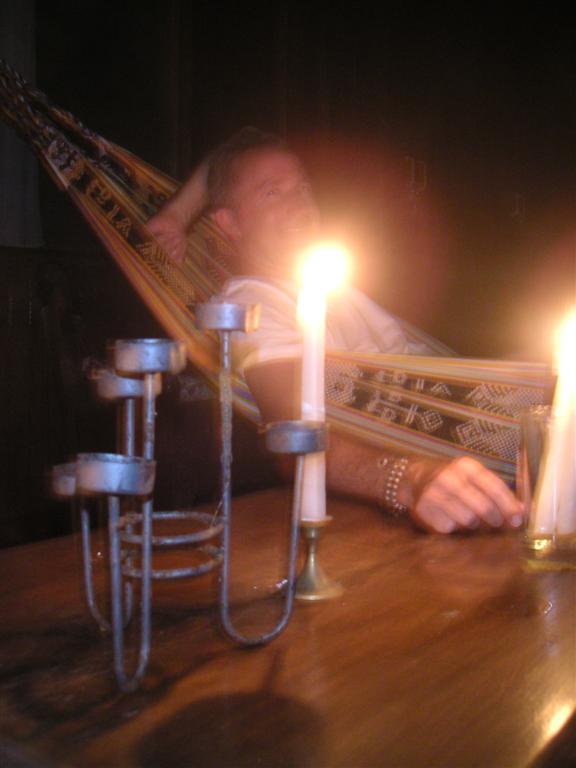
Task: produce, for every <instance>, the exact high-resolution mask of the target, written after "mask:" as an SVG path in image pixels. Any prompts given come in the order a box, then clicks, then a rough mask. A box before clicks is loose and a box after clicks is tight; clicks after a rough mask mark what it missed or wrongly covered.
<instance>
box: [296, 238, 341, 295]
mask: <svg viewBox="0 0 576 768" xmlns="http://www.w3.org/2000/svg"><path fill="white" fill-rule="evenodd" d="M347 272H348V256H347V254H346V251H345V250H344V248H343V247H342V246H340V245H338V244H337V243H321V244H320V245H315V246H313V247H312V248H310V250H309V251H308V252H307V253H306V254H305V257H304V261H303V263H302V267H301V280H302V284H303V285H304V286H305V288H306V290H309V291H311V292H318V293H320V292H322V293H324V294H326V293H329V292H330V291H334V290H335V289H336V288H338V287H339V286H340V285H341V284H342V283H343V282H344V279H345V277H346V274H347Z"/></svg>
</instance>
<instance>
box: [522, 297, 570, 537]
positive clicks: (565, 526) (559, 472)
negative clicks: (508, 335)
mask: <svg viewBox="0 0 576 768" xmlns="http://www.w3.org/2000/svg"><path fill="white" fill-rule="evenodd" d="M575 336H576V311H575V312H573V313H572V314H571V316H570V317H569V318H568V320H567V321H566V323H565V326H564V328H563V331H562V340H561V344H560V362H559V371H558V382H557V385H556V392H555V396H554V406H553V409H552V413H553V416H552V425H551V428H550V432H549V435H548V445H547V449H546V455H545V458H544V466H543V468H542V473H541V476H540V478H539V481H538V485H537V488H536V492H535V494H534V513H533V515H532V517H531V521H530V526H529V531H530V534H531V535H532V536H538V534H544V535H546V534H548V535H552V534H559V535H562V534H572V533H575V532H576V351H575V349H574V338H575Z"/></svg>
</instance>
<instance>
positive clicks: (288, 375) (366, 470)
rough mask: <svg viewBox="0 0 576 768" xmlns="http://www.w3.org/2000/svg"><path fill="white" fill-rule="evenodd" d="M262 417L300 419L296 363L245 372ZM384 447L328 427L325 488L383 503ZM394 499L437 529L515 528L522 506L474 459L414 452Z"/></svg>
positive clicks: (268, 419)
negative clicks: (447, 458) (449, 458)
mask: <svg viewBox="0 0 576 768" xmlns="http://www.w3.org/2000/svg"><path fill="white" fill-rule="evenodd" d="M246 380H247V383H248V386H249V387H250V390H251V391H252V394H253V395H254V397H255V398H256V402H257V403H258V407H259V408H260V412H261V414H262V417H263V419H264V421H265V422H271V421H283V420H285V419H295V418H299V398H298V396H297V394H298V392H299V383H298V382H299V365H298V364H297V363H295V362H287V361H286V362H284V361H282V362H270V363H264V364H262V365H256V366H253V367H251V368H249V369H248V371H247V372H246ZM385 455H386V454H385V452H383V451H382V450H379V449H377V448H374V447H372V446H369V445H364V444H362V443H358V442H356V441H354V440H353V439H351V438H350V437H348V436H347V435H345V434H342V433H340V432H337V431H335V430H333V431H331V433H330V437H329V447H328V452H327V456H326V459H327V461H326V474H327V484H328V488H329V490H331V491H333V492H336V493H341V494H345V495H349V496H353V497H355V498H358V499H361V500H363V501H369V502H374V503H378V504H382V501H383V493H384V487H383V486H384V482H385V475H384V471H383V469H382V468H381V466H382V459H383V458H385ZM397 498H398V501H399V502H400V503H402V504H405V505H406V506H407V507H408V508H409V510H410V515H411V517H412V519H413V520H414V522H415V523H417V524H418V525H419V526H420V527H422V528H425V529H427V530H430V531H436V532H438V533H451V532H452V531H455V530H463V529H473V528H476V527H478V526H479V525H487V526H490V527H500V526H502V525H510V526H513V527H518V526H519V525H520V524H521V522H522V514H523V510H522V506H521V504H520V502H519V501H518V500H517V499H516V498H515V497H514V495H513V494H512V492H511V491H510V490H509V489H508V487H507V486H506V484H505V483H504V482H503V481H502V480H501V479H500V478H499V477H497V476H496V475H495V474H494V473H492V472H490V471H489V470H488V469H486V468H485V467H484V466H483V465H482V464H480V463H479V462H477V461H475V460H474V459H472V458H468V457H464V458H459V459H455V460H453V461H441V460H433V459H428V458H425V457H419V456H414V457H412V458H411V459H410V461H409V463H408V467H407V468H406V471H405V473H404V475H403V477H402V480H401V481H400V485H399V487H398V494H397Z"/></svg>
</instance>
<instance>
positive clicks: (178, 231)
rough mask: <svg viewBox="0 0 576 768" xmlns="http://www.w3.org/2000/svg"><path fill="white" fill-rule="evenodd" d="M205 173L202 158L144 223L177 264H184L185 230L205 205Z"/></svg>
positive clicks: (205, 166)
mask: <svg viewBox="0 0 576 768" xmlns="http://www.w3.org/2000/svg"><path fill="white" fill-rule="evenodd" d="M207 174H208V159H205V160H203V161H202V162H201V163H200V165H198V166H197V167H196V168H195V169H194V171H193V172H192V174H191V175H190V177H189V178H188V179H187V180H186V181H185V182H184V184H183V185H182V186H181V187H180V189H179V190H178V192H176V194H175V195H174V196H173V197H171V198H170V200H168V202H167V203H165V205H164V206H163V207H162V208H161V209H160V210H159V211H158V213H157V214H156V215H155V216H152V218H151V219H149V220H148V223H147V224H146V226H147V227H148V229H149V230H150V231H151V232H152V234H153V235H154V236H155V238H156V239H157V240H158V242H159V243H160V245H161V246H162V248H164V250H165V251H166V253H167V254H168V256H169V257H170V258H171V259H172V260H173V261H175V262H176V264H182V263H183V261H184V256H185V255H186V235H187V233H188V229H189V228H190V226H191V225H192V224H193V223H194V221H195V220H196V219H197V218H198V217H199V216H200V215H201V214H202V211H203V210H204V208H205V206H206V203H207V191H206V177H207Z"/></svg>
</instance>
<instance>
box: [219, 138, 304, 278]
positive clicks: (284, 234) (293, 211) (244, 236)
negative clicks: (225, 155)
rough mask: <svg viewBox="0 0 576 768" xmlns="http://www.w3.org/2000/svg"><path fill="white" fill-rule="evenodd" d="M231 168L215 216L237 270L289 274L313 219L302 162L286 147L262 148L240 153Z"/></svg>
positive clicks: (269, 274)
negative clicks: (234, 252)
mask: <svg viewBox="0 0 576 768" xmlns="http://www.w3.org/2000/svg"><path fill="white" fill-rule="evenodd" d="M232 170H233V173H232V186H231V190H230V203H229V207H228V208H226V209H223V210H222V211H221V212H220V214H221V218H220V219H218V215H217V217H216V218H217V220H218V221H219V223H220V224H221V225H223V228H224V230H225V231H226V233H227V234H228V235H229V237H230V238H231V239H232V240H233V241H234V243H235V245H236V246H237V248H238V251H239V254H240V257H241V259H242V265H241V266H242V269H243V271H246V272H249V273H252V274H257V275H264V276H268V277H287V278H290V277H292V276H293V267H294V260H295V258H296V257H297V256H298V255H299V253H300V252H301V251H302V249H303V248H304V247H305V246H306V245H307V244H309V242H310V240H311V239H312V238H313V237H314V236H315V235H316V233H317V229H318V219H319V216H318V208H317V206H316V202H315V200H314V196H313V194H312V190H311V187H310V182H309V180H308V177H307V175H306V173H305V171H304V169H303V168H302V165H301V164H300V162H299V160H298V158H296V157H295V156H294V155H292V154H290V153H289V152H285V151H283V150H280V149H274V148H263V149H255V150H251V151H249V152H246V153H245V154H244V155H242V156H241V157H239V158H238V159H237V160H236V161H235V163H234V166H233V169H232ZM217 214H218V212H217Z"/></svg>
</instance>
